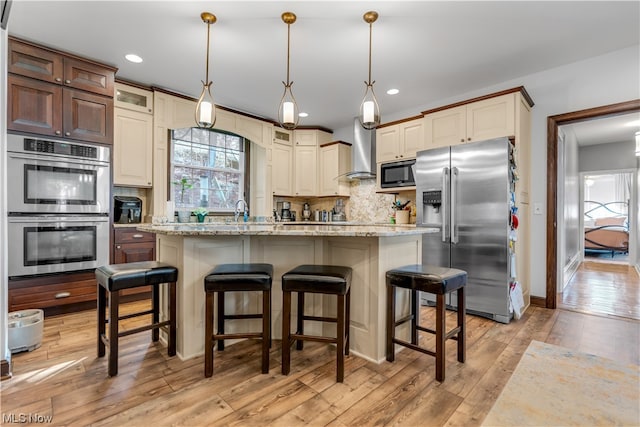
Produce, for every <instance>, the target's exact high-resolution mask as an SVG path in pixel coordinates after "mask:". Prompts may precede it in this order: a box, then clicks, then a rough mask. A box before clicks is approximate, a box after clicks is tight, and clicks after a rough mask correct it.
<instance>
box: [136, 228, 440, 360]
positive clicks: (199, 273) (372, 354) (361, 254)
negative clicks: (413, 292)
mask: <svg viewBox="0 0 640 427" xmlns="http://www.w3.org/2000/svg"><path fill="white" fill-rule="evenodd" d="M138 229H139V230H141V231H147V232H151V233H156V249H157V252H156V254H157V255H156V256H157V260H158V261H163V262H167V263H170V264H172V265H174V266H176V267H177V268H178V269H179V275H178V339H177V347H178V356H179V357H180V358H181V359H189V358H192V357H195V356H198V355H201V354H203V353H204V301H205V294H204V284H203V281H204V277H205V275H206V274H207V273H208V272H209V271H210V270H211V269H212V268H213V267H215V266H216V265H218V264H223V263H248V262H257V263H270V264H272V265H273V267H274V277H273V289H272V310H271V316H272V333H273V338H275V339H279V338H281V324H282V291H281V284H280V283H281V277H282V274H284V273H285V272H287V271H288V270H290V269H292V268H294V267H296V266H297V265H300V264H333V265H345V266H349V267H351V268H353V277H352V283H351V325H350V334H351V337H350V349H351V351H352V352H353V353H354V354H356V355H358V356H361V357H363V358H365V359H367V360H370V361H374V362H376V363H380V362H382V361H383V360H384V358H385V343H384V339H385V318H384V313H385V306H386V293H385V273H386V271H387V270H389V269H392V268H396V267H399V266H402V265H407V264H416V263H420V262H421V260H422V234H424V233H429V232H435V230H434V229H427V228H416V227H415V226H390V225H363V224H361V225H337V224H336V223H331V224H326V225H324V224H323V225H300V224H286V223H277V224H254V223H239V224H215V223H204V224H194V223H192V224H155V225H144V226H140V227H138ZM407 297H408V293H406V294H403V295H399V298H398V303H397V305H398V312H399V313H400V312H403V313H407V312H408V309H409V303H408V298H407ZM260 298H261V296H260V294H259V293H246V292H243V293H237V294H235V293H229V294H228V295H227V297H226V299H225V303H226V307H225V311H226V312H228V313H236V314H237V313H257V312H259V311H260V307H261V302H260ZM335 304H336V302H335V298H331V297H328V296H323V295H311V294H310V295H309V296H308V297H307V298H306V299H305V312H307V313H312V314H313V315H314V316H321V315H323V316H334V315H335V311H336V308H335ZM293 313H294V317H295V308H294V309H293ZM259 322H260V320H258V319H256V320H242V321H235V322H234V321H231V322H227V325H226V326H225V331H228V332H230V333H232V332H236V331H246V330H250V329H252V330H259V328H260V326H259ZM249 323H251V324H250V325H249ZM292 323H293V324H295V321H294V322H292ZM321 328H325V329H321ZM307 331H308V332H309V333H323V334H335V325H333V324H324V325H321V324H319V323H317V322H311V323H309V322H308V323H307V324H305V332H307ZM405 332H406V331H399V334H403V333H405Z"/></svg>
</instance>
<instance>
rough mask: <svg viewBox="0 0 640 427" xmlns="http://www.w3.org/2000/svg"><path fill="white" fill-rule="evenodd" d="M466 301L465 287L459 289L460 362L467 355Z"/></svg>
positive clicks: (462, 361)
mask: <svg viewBox="0 0 640 427" xmlns="http://www.w3.org/2000/svg"><path fill="white" fill-rule="evenodd" d="M465 310H466V301H465V295H464V287H462V288H460V289H458V326H459V327H460V332H458V362H461V363H464V361H465V359H466V357H467V350H466V342H465V339H466V338H465V337H466V334H467V331H466V329H467V325H466V323H467V321H466V316H465Z"/></svg>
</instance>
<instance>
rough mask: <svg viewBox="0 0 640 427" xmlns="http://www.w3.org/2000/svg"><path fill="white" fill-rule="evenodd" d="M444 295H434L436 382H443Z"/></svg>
mask: <svg viewBox="0 0 640 427" xmlns="http://www.w3.org/2000/svg"><path fill="white" fill-rule="evenodd" d="M444 299H445V294H437V295H436V380H437V381H440V382H442V381H444V362H445V336H446V319H445V314H446V307H445V303H444Z"/></svg>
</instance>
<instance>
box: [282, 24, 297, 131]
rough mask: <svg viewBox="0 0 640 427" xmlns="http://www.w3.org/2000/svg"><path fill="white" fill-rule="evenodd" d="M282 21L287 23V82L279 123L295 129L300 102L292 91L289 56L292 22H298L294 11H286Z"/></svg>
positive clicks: (286, 127) (284, 126)
mask: <svg viewBox="0 0 640 427" xmlns="http://www.w3.org/2000/svg"><path fill="white" fill-rule="evenodd" d="M281 17H282V21H283V22H284V23H285V24H287V82H286V83H285V82H282V84H283V85H284V94H283V95H282V99H281V100H280V105H279V106H278V123H280V126H282V127H283V128H285V129H295V128H296V126H298V121H299V120H300V116H299V115H298V113H299V110H298V103H297V102H296V99H295V98H294V96H293V92H292V91H291V86H292V85H293V82H292V81H289V58H290V52H291V24H293V23H294V22H296V15H295V14H294V13H292V12H284V13H283V14H282V16H281Z"/></svg>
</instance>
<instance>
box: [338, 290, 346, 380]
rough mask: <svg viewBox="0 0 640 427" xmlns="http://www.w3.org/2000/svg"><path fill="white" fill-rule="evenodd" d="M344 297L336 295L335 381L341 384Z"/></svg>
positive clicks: (342, 375)
mask: <svg viewBox="0 0 640 427" xmlns="http://www.w3.org/2000/svg"><path fill="white" fill-rule="evenodd" d="M345 307H346V304H345V296H344V295H338V319H337V322H338V325H337V328H336V339H337V342H336V358H337V361H336V363H337V370H336V381H337V382H339V383H341V382H343V381H344V339H345V336H344V327H345Z"/></svg>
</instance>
